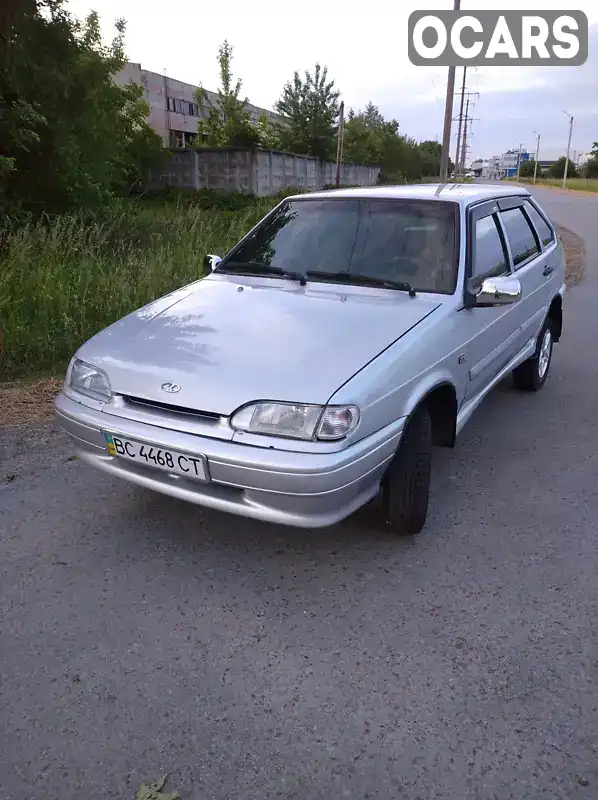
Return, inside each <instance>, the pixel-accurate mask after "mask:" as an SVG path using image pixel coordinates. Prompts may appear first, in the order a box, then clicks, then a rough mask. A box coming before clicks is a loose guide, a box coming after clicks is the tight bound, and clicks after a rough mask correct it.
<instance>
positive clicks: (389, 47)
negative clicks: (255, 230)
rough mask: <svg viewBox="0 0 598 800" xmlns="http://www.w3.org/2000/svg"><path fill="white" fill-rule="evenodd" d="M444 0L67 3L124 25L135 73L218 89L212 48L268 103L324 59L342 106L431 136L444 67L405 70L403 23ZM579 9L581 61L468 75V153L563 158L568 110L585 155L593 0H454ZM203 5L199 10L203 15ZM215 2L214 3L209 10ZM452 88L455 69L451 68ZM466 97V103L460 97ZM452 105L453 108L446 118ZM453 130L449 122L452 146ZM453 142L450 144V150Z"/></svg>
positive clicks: (468, 5)
mask: <svg viewBox="0 0 598 800" xmlns="http://www.w3.org/2000/svg"><path fill="white" fill-rule="evenodd" d="M452 6H453V3H452V0H418V1H417V2H412V0H370V2H368V3H366V4H363V3H356V4H355V6H354V8H355V10H354V11H353V10H352V5H351V4H350V3H347V2H343V3H339V2H338V0H337V2H332V0H327V2H326V0H302V2H301V3H299V4H298V5H297V6H296V7H293V6H288V9H289V10H288V13H285V11H284V7H285V6H284V4H281V3H280V0H253V2H247V1H246V0H226V2H222V3H221V4H217V3H209V4H204V3H200V2H198V0H176V2H173V3H164V2H163V3H155V4H153V3H149V2H148V0H95V2H94V0H70V2H69V7H70V9H71V11H72V13H74V14H75V15H76V16H79V17H81V16H84V15H85V14H86V13H87V12H88V11H89V10H90V9H92V8H94V9H96V10H97V11H98V13H99V14H100V16H101V19H102V28H103V30H104V32H105V34H106V36H111V35H112V31H113V27H112V26H113V22H114V20H115V19H116V18H118V17H124V18H125V19H126V21H127V56H128V58H129V60H130V61H135V62H140V63H141V65H142V67H144V68H145V69H149V70H153V71H155V72H160V73H163V72H164V70H167V72H168V75H169V76H170V77H171V78H175V79H178V80H182V81H187V82H189V83H200V82H201V83H202V84H203V85H204V86H205V87H206V88H208V89H217V87H218V84H219V80H218V65H217V61H216V56H217V51H218V45H219V44H220V43H221V42H222V41H223V40H224V39H225V38H227V39H228V40H229V42H230V43H231V44H232V46H233V48H234V60H233V69H234V73H235V75H236V76H238V77H240V78H242V80H243V93H244V94H245V95H246V96H247V97H248V98H249V99H250V100H251V101H252V102H253V103H255V104H256V105H259V106H262V107H267V108H272V107H273V106H274V103H275V102H276V100H277V99H278V97H279V96H280V92H281V88H282V86H283V84H284V82H285V81H286V80H287V79H289V78H291V77H292V75H293V72H294V70H296V69H298V70H304V69H309V68H312V67H313V65H314V64H315V63H316V61H320V63H321V64H323V65H324V64H325V65H327V66H328V72H329V76H330V77H331V78H334V80H335V82H336V84H337V86H338V88H339V89H340V90H341V92H342V97H343V99H344V101H345V106H346V108H350V107H353V108H355V109H359V108H362V107H363V106H364V105H365V104H366V103H367V102H368V101H369V100H371V101H372V102H373V103H375V104H376V105H378V106H379V108H380V110H381V112H382V113H383V114H384V115H385V116H386V117H389V118H391V117H394V118H396V119H397V120H398V122H399V125H400V128H401V131H402V132H403V133H404V134H407V135H409V136H413V137H414V138H416V139H434V138H437V139H439V140H440V139H441V137H442V120H443V108H444V95H445V91H446V69H442V70H436V69H434V68H433V67H415V66H413V65H412V64H411V63H410V62H409V60H408V57H407V18H408V16H409V14H410V13H411V12H412V11H414V10H426V9H430V10H434V9H441V8H446V9H450V8H452ZM522 7H523V8H525V9H526V10H533V9H537V10H538V11H540V10H546V9H550V8H552V9H558V10H566V9H571V10H573V9H579V10H583V11H585V13H586V14H587V16H588V19H589V21H590V26H591V27H590V56H589V59H588V61H587V62H586V64H585V65H584V66H581V67H544V68H539V69H535V68H533V67H508V68H499V67H490V68H485V69H482V68H480V69H479V70H468V85H467V88H468V90H469V91H472V92H479V98H478V99H477V100H475V106H474V108H473V113H472V116H473V117H475V118H476V120H475V121H474V122H473V124H472V134H473V136H472V139H471V151H470V152H471V156H472V157H478V156H484V157H485V156H491V155H495V154H499V153H502V152H503V151H504V150H506V149H508V148H513V147H518V146H519V144H520V143H522V144H523V145H524V147H525V146H527V147H528V148H529V149H530V150H533V149H534V147H535V136H534V134H533V133H532V129H535V130H537V131H538V132H539V133H540V134H541V153H540V157H542V156H543V157H544V158H557V157H558V156H560V155H564V154H565V150H566V145H567V135H568V119H567V117H566V116H565V115H564V114H563V113H562V110H563V109H564V110H566V111H568V112H569V113H570V114H573V115H574V116H575V122H574V128H573V140H572V150H575V151H577V152H578V153H580V152H585V151H587V150H589V149H590V147H591V144H592V142H593V141H595V140H597V139H598V0H574V2H571V0H525V1H524V2H522V0H489V1H488V0H462V3H461V8H462V10H475V9H509V8H520V9H521V8H522ZM208 9H209V10H208ZM215 9H216V10H215ZM457 84H458V87H457V91H459V89H460V70H458V71H457ZM471 99H472V101H473V100H474V99H475V98H471ZM457 111H458V108H457V106H455V113H457ZM455 136H456V125H454V126H453V141H454V140H455ZM453 150H454V144H453V145H452V146H451V156H452V157H454V156H453V152H452V151H453Z"/></svg>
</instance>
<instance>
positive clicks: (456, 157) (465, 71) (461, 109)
mask: <svg viewBox="0 0 598 800" xmlns="http://www.w3.org/2000/svg"><path fill="white" fill-rule="evenodd" d="M466 76H467V67H463V84H462V85H461V106H460V108H459V128H458V130H457V150H456V153H455V180H456V179H457V176H458V172H457V168H458V165H459V153H460V148H461V130H462V128H463V101H464V100H465V78H466ZM447 169H448V165H447Z"/></svg>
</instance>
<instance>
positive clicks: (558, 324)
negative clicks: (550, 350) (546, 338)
mask: <svg viewBox="0 0 598 800" xmlns="http://www.w3.org/2000/svg"><path fill="white" fill-rule="evenodd" d="M547 316H548V318H549V319H550V321H551V327H552V340H553V341H554V342H558V341H559V339H560V338H561V334H562V332H563V298H562V297H561V295H560V294H556V295H555V296H554V297H553V298H552V302H551V303H550V307H549V309H548V315H547Z"/></svg>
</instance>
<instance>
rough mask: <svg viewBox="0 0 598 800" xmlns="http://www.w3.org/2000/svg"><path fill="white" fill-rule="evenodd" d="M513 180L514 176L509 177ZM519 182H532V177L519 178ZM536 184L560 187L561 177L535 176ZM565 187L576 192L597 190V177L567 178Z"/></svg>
mask: <svg viewBox="0 0 598 800" xmlns="http://www.w3.org/2000/svg"><path fill="white" fill-rule="evenodd" d="M509 180H515V178H512V179H509ZM519 182H520V183H533V178H519ZM536 185H539V186H555V187H557V188H559V189H560V188H562V186H563V179H562V178H537V179H536ZM567 189H574V190H576V191H578V192H598V178H567Z"/></svg>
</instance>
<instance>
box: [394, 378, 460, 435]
mask: <svg viewBox="0 0 598 800" xmlns="http://www.w3.org/2000/svg"><path fill="white" fill-rule="evenodd" d="M422 407H425V408H426V409H427V411H428V413H429V414H430V419H431V422H432V444H434V445H436V446H437V447H454V446H455V441H456V438H457V412H458V410H459V403H458V400H457V390H456V389H455V386H454V385H453V384H452V383H451V382H450V381H448V380H445V381H441V382H439V383H437V384H435V385H434V386H432V387H431V388H429V389H428V390H427V391H426V392H424V394H423V395H422V396H421V397H420V398H419V399H418V401H417V402H416V403H415V404H414V406H413V408H412V410H411V412H410V413H409V418H411V417H413V415H414V414H415V413H416V412H417V411H418V409H420V408H422ZM407 424H409V421H407Z"/></svg>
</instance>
